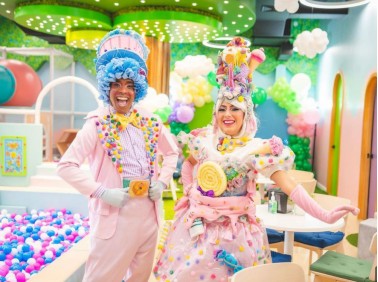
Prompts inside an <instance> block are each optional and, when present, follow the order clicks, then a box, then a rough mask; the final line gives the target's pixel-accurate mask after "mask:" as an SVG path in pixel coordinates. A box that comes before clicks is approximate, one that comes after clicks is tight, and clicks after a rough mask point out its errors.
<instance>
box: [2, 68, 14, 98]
mask: <svg viewBox="0 0 378 282" xmlns="http://www.w3.org/2000/svg"><path fill="white" fill-rule="evenodd" d="M0 89H1V95H0V105H1V104H4V103H6V102H8V101H9V100H10V99H12V97H13V96H14V92H15V90H16V80H15V78H14V75H13V74H12V72H11V71H10V70H9V69H8V68H7V67H5V66H1V65H0Z"/></svg>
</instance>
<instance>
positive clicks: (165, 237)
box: [157, 220, 172, 250]
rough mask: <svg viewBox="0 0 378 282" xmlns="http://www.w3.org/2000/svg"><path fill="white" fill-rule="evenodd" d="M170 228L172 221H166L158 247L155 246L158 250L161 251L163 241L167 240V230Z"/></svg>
mask: <svg viewBox="0 0 378 282" xmlns="http://www.w3.org/2000/svg"><path fill="white" fill-rule="evenodd" d="M171 226H172V221H171V220H166V221H165V223H164V226H163V229H162V231H161V233H160V237H159V242H158V246H157V248H158V250H162V249H163V247H164V243H165V240H166V239H167V236H168V231H169V229H171Z"/></svg>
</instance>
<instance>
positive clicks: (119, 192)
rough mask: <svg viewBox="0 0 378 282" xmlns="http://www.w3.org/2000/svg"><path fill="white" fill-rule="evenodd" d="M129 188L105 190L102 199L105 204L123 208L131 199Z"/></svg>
mask: <svg viewBox="0 0 378 282" xmlns="http://www.w3.org/2000/svg"><path fill="white" fill-rule="evenodd" d="M128 190H129V188H128V187H127V188H116V189H104V192H103V193H102V194H101V196H100V198H101V200H103V201H104V202H106V203H108V204H109V205H112V206H114V207H117V208H122V207H123V206H124V205H125V204H126V202H127V200H128V199H129V193H128Z"/></svg>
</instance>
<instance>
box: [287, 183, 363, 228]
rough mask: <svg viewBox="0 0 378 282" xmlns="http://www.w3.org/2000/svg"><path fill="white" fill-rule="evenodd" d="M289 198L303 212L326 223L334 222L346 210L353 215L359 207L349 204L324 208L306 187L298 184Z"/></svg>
mask: <svg viewBox="0 0 378 282" xmlns="http://www.w3.org/2000/svg"><path fill="white" fill-rule="evenodd" d="M290 198H291V199H292V200H293V201H294V203H296V204H297V205H298V206H299V207H301V208H302V209H303V210H304V211H305V212H307V213H308V214H310V215H312V216H313V217H315V218H317V219H320V220H321V221H324V222H327V223H334V222H336V221H337V220H339V219H340V218H342V217H343V216H345V215H346V214H347V213H348V212H351V213H352V214H354V215H357V214H358V213H359V212H360V209H358V208H356V207H353V206H349V205H343V206H339V207H337V208H334V209H333V210H330V211H328V210H325V209H323V208H322V207H321V206H320V205H319V204H318V203H317V202H316V201H315V200H314V199H313V198H311V196H310V195H309V194H308V193H307V191H306V189H304V188H303V187H302V185H300V184H298V185H297V186H296V187H295V188H294V190H293V191H292V192H291V194H290Z"/></svg>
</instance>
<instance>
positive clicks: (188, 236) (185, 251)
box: [154, 38, 358, 282]
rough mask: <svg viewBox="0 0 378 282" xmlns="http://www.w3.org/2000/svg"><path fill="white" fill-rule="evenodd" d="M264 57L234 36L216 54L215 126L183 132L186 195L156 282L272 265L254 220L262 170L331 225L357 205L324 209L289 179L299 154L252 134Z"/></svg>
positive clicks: (217, 276) (210, 277)
mask: <svg viewBox="0 0 378 282" xmlns="http://www.w3.org/2000/svg"><path fill="white" fill-rule="evenodd" d="M264 59H265V55H264V53H263V51H262V50H253V51H252V52H250V51H249V48H247V47H246V45H245V41H244V40H243V39H242V38H234V39H233V40H232V41H231V42H230V43H228V45H227V47H226V48H225V49H224V50H223V52H221V53H220V54H219V56H218V64H219V68H221V71H218V72H217V80H218V83H219V84H220V89H219V94H218V100H217V102H216V103H215V106H214V112H213V122H212V126H209V127H207V128H203V129H200V130H196V131H194V132H191V133H190V134H187V135H185V134H182V135H179V142H182V143H184V144H187V145H188V148H189V151H190V155H189V157H188V158H187V160H186V161H185V162H184V163H183V167H182V172H181V173H182V182H183V186H184V196H183V197H182V198H181V199H180V201H179V202H178V203H177V205H176V207H175V210H176V214H175V219H174V222H173V224H172V226H171V228H170V230H169V232H168V235H167V238H166V241H165V243H164V245H163V247H162V248H161V253H160V254H159V257H158V261H157V263H156V265H155V267H154V274H155V277H156V278H157V280H158V281H171V282H173V281H177V282H186V281H190V282H194V281H227V279H228V277H230V276H232V275H233V273H235V272H237V271H239V270H241V269H243V268H245V267H250V266H253V265H258V264H265V263H271V254H270V250H269V245H268V240H267V235H266V230H265V228H264V226H263V224H262V222H260V220H259V218H257V217H256V213H255V203H254V201H253V196H254V195H255V193H256V177H257V175H258V173H261V174H262V175H264V176H266V177H269V178H271V179H272V180H273V181H274V182H275V183H276V184H277V186H279V187H281V189H282V190H283V191H284V192H285V193H286V194H288V195H290V197H291V198H292V200H293V201H294V202H295V203H296V204H297V205H299V206H300V207H302V208H303V209H304V210H305V211H307V212H308V213H310V214H311V215H313V216H315V217H317V218H319V219H320V220H323V221H326V222H334V221H336V220H338V219H339V218H341V217H342V216H344V215H345V214H346V213H348V212H352V213H354V214H357V213H358V209H357V208H354V207H352V206H342V207H339V208H337V209H335V210H333V211H326V210H323V209H322V208H321V207H320V206H318V205H317V203H316V202H315V201H314V200H312V198H311V197H310V196H309V195H308V194H307V192H306V190H305V189H304V188H303V187H302V186H301V185H297V184H296V183H295V182H293V180H292V179H291V178H290V177H288V175H287V174H286V172H285V171H286V170H287V169H290V168H291V167H292V165H293V161H294V154H293V152H292V151H291V150H290V148H288V147H285V146H283V144H282V141H281V139H280V138H278V137H276V136H273V137H272V138H271V139H267V140H264V139H260V138H255V137H254V136H255V133H256V129H257V124H256V118H255V115H254V112H253V104H252V101H251V87H252V84H251V80H252V72H253V70H254V69H255V68H256V67H257V66H258V65H259V64H260V63H261V62H262V61H264Z"/></svg>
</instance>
